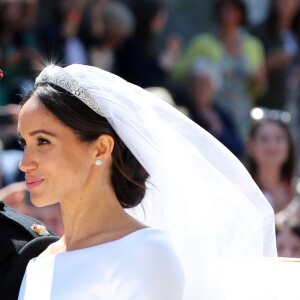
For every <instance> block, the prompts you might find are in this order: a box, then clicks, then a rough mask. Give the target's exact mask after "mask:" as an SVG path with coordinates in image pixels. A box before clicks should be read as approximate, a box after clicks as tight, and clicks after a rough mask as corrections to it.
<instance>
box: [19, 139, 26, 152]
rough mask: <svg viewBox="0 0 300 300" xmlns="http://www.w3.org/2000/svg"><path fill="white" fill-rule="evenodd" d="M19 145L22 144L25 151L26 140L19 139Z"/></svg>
mask: <svg viewBox="0 0 300 300" xmlns="http://www.w3.org/2000/svg"><path fill="white" fill-rule="evenodd" d="M18 143H19V144H20V146H21V148H22V149H24V148H25V146H26V142H25V140H24V139H22V138H19V139H18Z"/></svg>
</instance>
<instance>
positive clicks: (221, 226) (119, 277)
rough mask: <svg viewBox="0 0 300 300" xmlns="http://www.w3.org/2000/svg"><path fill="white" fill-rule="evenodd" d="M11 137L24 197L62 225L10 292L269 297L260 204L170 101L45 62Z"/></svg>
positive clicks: (268, 232)
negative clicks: (55, 210)
mask: <svg viewBox="0 0 300 300" xmlns="http://www.w3.org/2000/svg"><path fill="white" fill-rule="evenodd" d="M18 133H19V136H20V142H21V144H22V145H23V146H24V156H23V159H22V161H21V162H20V169H21V170H22V171H23V172H25V176H26V183H27V188H28V189H29V190H30V193H31V199H32V202H33V203H34V204H35V205H36V206H45V205H49V204H53V203H57V202H59V203H60V205H61V210H62V217H63V222H64V229H65V234H64V236H63V237H62V238H61V239H60V240H59V241H58V242H56V243H54V244H52V245H50V246H49V247H48V248H47V249H46V251H45V252H43V253H42V254H41V255H40V256H39V257H37V258H35V259H33V260H31V261H30V263H29V264H28V266H27V270H26V273H25V275H24V278H23V282H22V286H21V290H20V294H19V299H105V300H107V299H116V300H117V299H122V300H129V299H130V300H150V299H151V300H153V299H155V300H166V299H168V300H176V299H188V300H194V299H207V300H208V299H213V300H217V299H220V300H221V299H222V300H223V299H230V300H235V299H277V298H270V291H269V289H267V288H266V287H267V285H262V284H261V281H258V278H261V277H260V276H262V275H263V274H265V275H266V274H268V276H269V279H271V278H273V277H274V276H275V277H276V275H274V276H273V275H272V276H271V275H270V274H273V273H274V272H271V273H270V272H269V271H270V270H273V269H272V268H270V266H269V265H271V266H274V265H275V266H277V259H276V245H275V229H274V215H273V211H272V209H271V207H270V205H269V204H268V202H267V201H266V200H265V198H264V197H263V195H262V193H261V192H260V191H259V189H258V188H257V186H256V185H255V183H254V182H253V181H252V179H251V177H250V175H249V174H248V173H247V172H246V170H245V169H244V167H243V166H242V165H241V163H240V162H239V161H238V160H237V159H236V158H235V157H234V156H233V155H232V154H231V153H230V152H229V151H228V150H227V149H226V148H225V147H224V146H222V145H221V144H220V143H219V142H218V141H216V140H215V139H214V138H213V137H212V136H211V135H209V134H208V133H207V132H206V131H204V130H203V129H201V128H200V127H199V126H197V125H196V124H195V123H193V122H192V121H191V120H189V119H188V118H187V117H186V116H184V115H183V114H181V113H180V112H178V111H177V110H176V109H175V108H173V107H171V106H170V105H168V104H166V103H164V102H163V101H161V100H160V99H158V98H156V97H155V96H153V95H152V94H150V93H148V92H147V91H145V90H143V89H141V88H139V87H137V86H134V85H132V84H130V83H128V82H126V81H124V80H123V79H121V78H119V77H117V76H115V75H113V74H111V73H108V72H105V71H103V70H101V69H98V68H95V67H91V66H83V65H71V66H68V67H65V68H61V67H59V66H49V67H46V68H45V69H44V70H43V71H42V72H41V74H40V75H39V76H38V78H37V79H36V82H35V86H34V88H33V90H32V91H31V92H30V93H29V95H28V96H27V97H26V98H25V99H24V101H23V103H22V108H21V112H20V116H19V125H18ZM264 257H270V259H269V260H266V259H263V258H264ZM272 257H273V258H272ZM270 261H271V263H269V262H270ZM266 262H268V263H269V265H268V264H267V263H266ZM291 265H292V266H293V267H294V266H295V264H291ZM253 266H256V271H255V274H254V273H253V272H251V270H253ZM299 266H300V265H299ZM299 268H300V267H298V265H297V267H296V268H294V269H293V270H294V271H295V272H296V273H295V274H298V275H299V273H300V269H299ZM229 270H230V272H229ZM265 270H266V272H267V273H266V272H265ZM290 270H291V268H290V267H289V269H288V271H290ZM256 273H257V274H256ZM274 274H282V273H280V272H275V273H274ZM248 283H251V284H252V286H248V285H247V284H248ZM258 283H259V285H258ZM253 286H259V290H257V289H253ZM276 288H277V289H278V287H277V286H276ZM276 288H274V289H273V291H272V293H273V295H274V293H275V294H276V293H277V292H276V291H275V290H276ZM254 291H255V292H257V293H258V294H257V293H256V294H253V292H254ZM277 294H278V295H279V294H280V293H277ZM253 297H254V298H253ZM259 297H262V298H259ZM267 297H269V298H267ZM295 297H299V293H298V296H295ZM281 299H282V298H281ZM289 299H292V298H289ZM294 299H296V298H294Z"/></svg>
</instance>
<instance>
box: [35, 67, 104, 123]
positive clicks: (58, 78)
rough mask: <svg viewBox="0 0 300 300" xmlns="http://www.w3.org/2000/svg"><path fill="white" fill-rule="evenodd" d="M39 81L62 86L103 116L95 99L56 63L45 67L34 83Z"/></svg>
mask: <svg viewBox="0 0 300 300" xmlns="http://www.w3.org/2000/svg"><path fill="white" fill-rule="evenodd" d="M39 83H51V84H54V85H57V86H59V87H61V88H63V89H64V90H66V91H67V92H69V93H71V94H72V95H73V96H75V97H76V98H78V99H79V100H81V101H82V102H83V103H84V104H85V105H87V106H88V107H89V108H91V109H92V110H93V111H95V112H96V113H97V114H99V115H101V116H103V117H104V115H103V113H102V112H101V110H100V109H99V106H98V103H97V101H96V100H95V99H94V98H93V97H91V96H90V95H89V93H88V92H87V91H86V90H85V89H84V88H83V87H81V86H80V84H79V83H78V82H77V81H76V80H75V79H74V78H73V77H72V76H71V75H70V74H69V73H68V72H66V71H65V70H64V69H63V68H61V67H59V66H56V65H51V66H48V67H46V68H45V69H44V70H43V71H42V72H41V73H40V75H39V76H38V77H37V78H36V80H35V84H39Z"/></svg>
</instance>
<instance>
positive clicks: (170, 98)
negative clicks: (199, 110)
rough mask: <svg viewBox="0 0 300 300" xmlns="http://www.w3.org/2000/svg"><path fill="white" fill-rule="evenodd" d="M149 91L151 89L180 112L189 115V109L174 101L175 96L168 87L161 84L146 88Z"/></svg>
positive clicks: (151, 91) (152, 92)
mask: <svg viewBox="0 0 300 300" xmlns="http://www.w3.org/2000/svg"><path fill="white" fill-rule="evenodd" d="M146 90H147V91H149V92H150V93H151V94H153V95H155V96H157V97H158V98H160V99H162V100H164V101H165V102H167V103H168V104H170V105H171V106H173V107H175V108H176V109H178V110H179V111H180V112H182V113H183V114H184V115H186V116H189V110H188V108H187V107H185V106H181V105H177V104H176V103H175V101H174V98H173V96H172V94H171V93H170V91H169V90H168V89H166V88H165V87H161V86H151V87H148V88H146Z"/></svg>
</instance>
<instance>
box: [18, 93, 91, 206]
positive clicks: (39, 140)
mask: <svg viewBox="0 0 300 300" xmlns="http://www.w3.org/2000/svg"><path fill="white" fill-rule="evenodd" d="M18 133H19V135H20V141H21V143H22V144H23V145H24V155H23V159H22V161H21V162H20V164H19V168H20V170H21V171H23V172H24V173H25V178H26V184H27V188H28V190H29V191H30V197H31V201H32V202H33V204H34V205H36V206H45V205H49V204H54V203H56V202H61V201H63V200H67V199H74V197H76V198H78V197H80V195H82V193H83V192H84V187H85V186H88V182H89V178H90V175H91V169H92V167H93V163H94V161H93V158H92V156H93V155H92V144H93V143H83V142H81V141H79V138H78V136H77V135H75V133H74V132H73V131H72V130H71V129H70V128H69V127H67V126H66V125H64V124H63V123H62V122H60V121H59V120H58V119H57V118H56V117H55V116H53V115H52V114H51V113H50V112H49V111H48V110H47V109H45V108H44V106H43V105H42V104H41V103H40V102H39V101H38V100H37V99H35V98H34V97H31V98H30V99H29V100H28V101H27V102H26V103H25V104H24V106H23V107H22V109H21V111H20V116H19V123H18Z"/></svg>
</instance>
